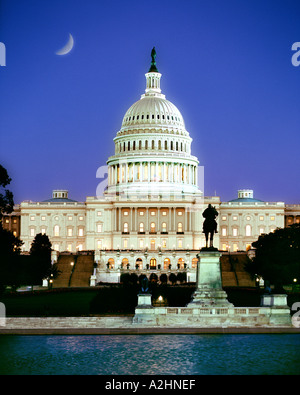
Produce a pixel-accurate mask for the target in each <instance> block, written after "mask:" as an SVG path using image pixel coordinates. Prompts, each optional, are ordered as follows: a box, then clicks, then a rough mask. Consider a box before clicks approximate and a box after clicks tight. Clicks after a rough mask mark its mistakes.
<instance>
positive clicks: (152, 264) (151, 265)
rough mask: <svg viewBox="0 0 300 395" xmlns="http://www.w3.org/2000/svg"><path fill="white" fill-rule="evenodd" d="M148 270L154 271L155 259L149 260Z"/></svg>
mask: <svg viewBox="0 0 300 395" xmlns="http://www.w3.org/2000/svg"><path fill="white" fill-rule="evenodd" d="M150 269H152V270H155V269H156V259H155V258H151V259H150Z"/></svg>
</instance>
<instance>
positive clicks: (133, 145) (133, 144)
mask: <svg viewBox="0 0 300 395" xmlns="http://www.w3.org/2000/svg"><path fill="white" fill-rule="evenodd" d="M132 149H133V151H135V141H134V142H133V143H132Z"/></svg>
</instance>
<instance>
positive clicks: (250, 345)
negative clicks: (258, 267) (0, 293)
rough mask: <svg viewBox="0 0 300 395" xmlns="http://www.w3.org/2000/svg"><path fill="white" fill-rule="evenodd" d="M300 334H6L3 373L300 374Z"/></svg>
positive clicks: (0, 352)
mask: <svg viewBox="0 0 300 395" xmlns="http://www.w3.org/2000/svg"><path fill="white" fill-rule="evenodd" d="M299 372H300V335H288V334H286V335H283V334H281V335H275V334H272V335H238V334H234V335H229V334H228V335H128V336H127V335H126V336H124V335H111V336H106V335H101V336H1V337H0V374H25V375H28V374H86V375H87V374H93V375H114V374H117V375H132V374H135V375H144V374H148V375H154V374H156V375H157V374H164V375H179V374H180V375H192V374H194V375H202V374H206V375H207V374H227V375H228V374H235V375H236V374H299Z"/></svg>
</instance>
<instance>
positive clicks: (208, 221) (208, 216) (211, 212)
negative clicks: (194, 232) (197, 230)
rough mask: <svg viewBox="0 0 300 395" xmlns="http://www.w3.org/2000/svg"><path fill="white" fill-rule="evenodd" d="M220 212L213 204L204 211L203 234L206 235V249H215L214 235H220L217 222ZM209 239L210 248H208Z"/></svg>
mask: <svg viewBox="0 0 300 395" xmlns="http://www.w3.org/2000/svg"><path fill="white" fill-rule="evenodd" d="M218 215H219V214H218V212H217V210H216V208H215V207H212V205H211V204H209V205H208V207H207V208H206V209H205V210H204V211H203V213H202V216H203V217H204V218H205V220H204V222H203V233H204V234H205V240H206V247H205V248H211V249H213V248H214V246H213V240H214V234H215V233H218V231H217V221H216V220H215V219H216V217H217V216H218ZM209 236H210V239H209ZM208 239H209V246H208Z"/></svg>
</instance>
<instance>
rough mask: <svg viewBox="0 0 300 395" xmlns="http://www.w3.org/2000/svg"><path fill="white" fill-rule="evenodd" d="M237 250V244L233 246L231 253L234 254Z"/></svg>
mask: <svg viewBox="0 0 300 395" xmlns="http://www.w3.org/2000/svg"><path fill="white" fill-rule="evenodd" d="M237 250H238V245H237V244H233V252H236V251H237Z"/></svg>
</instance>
